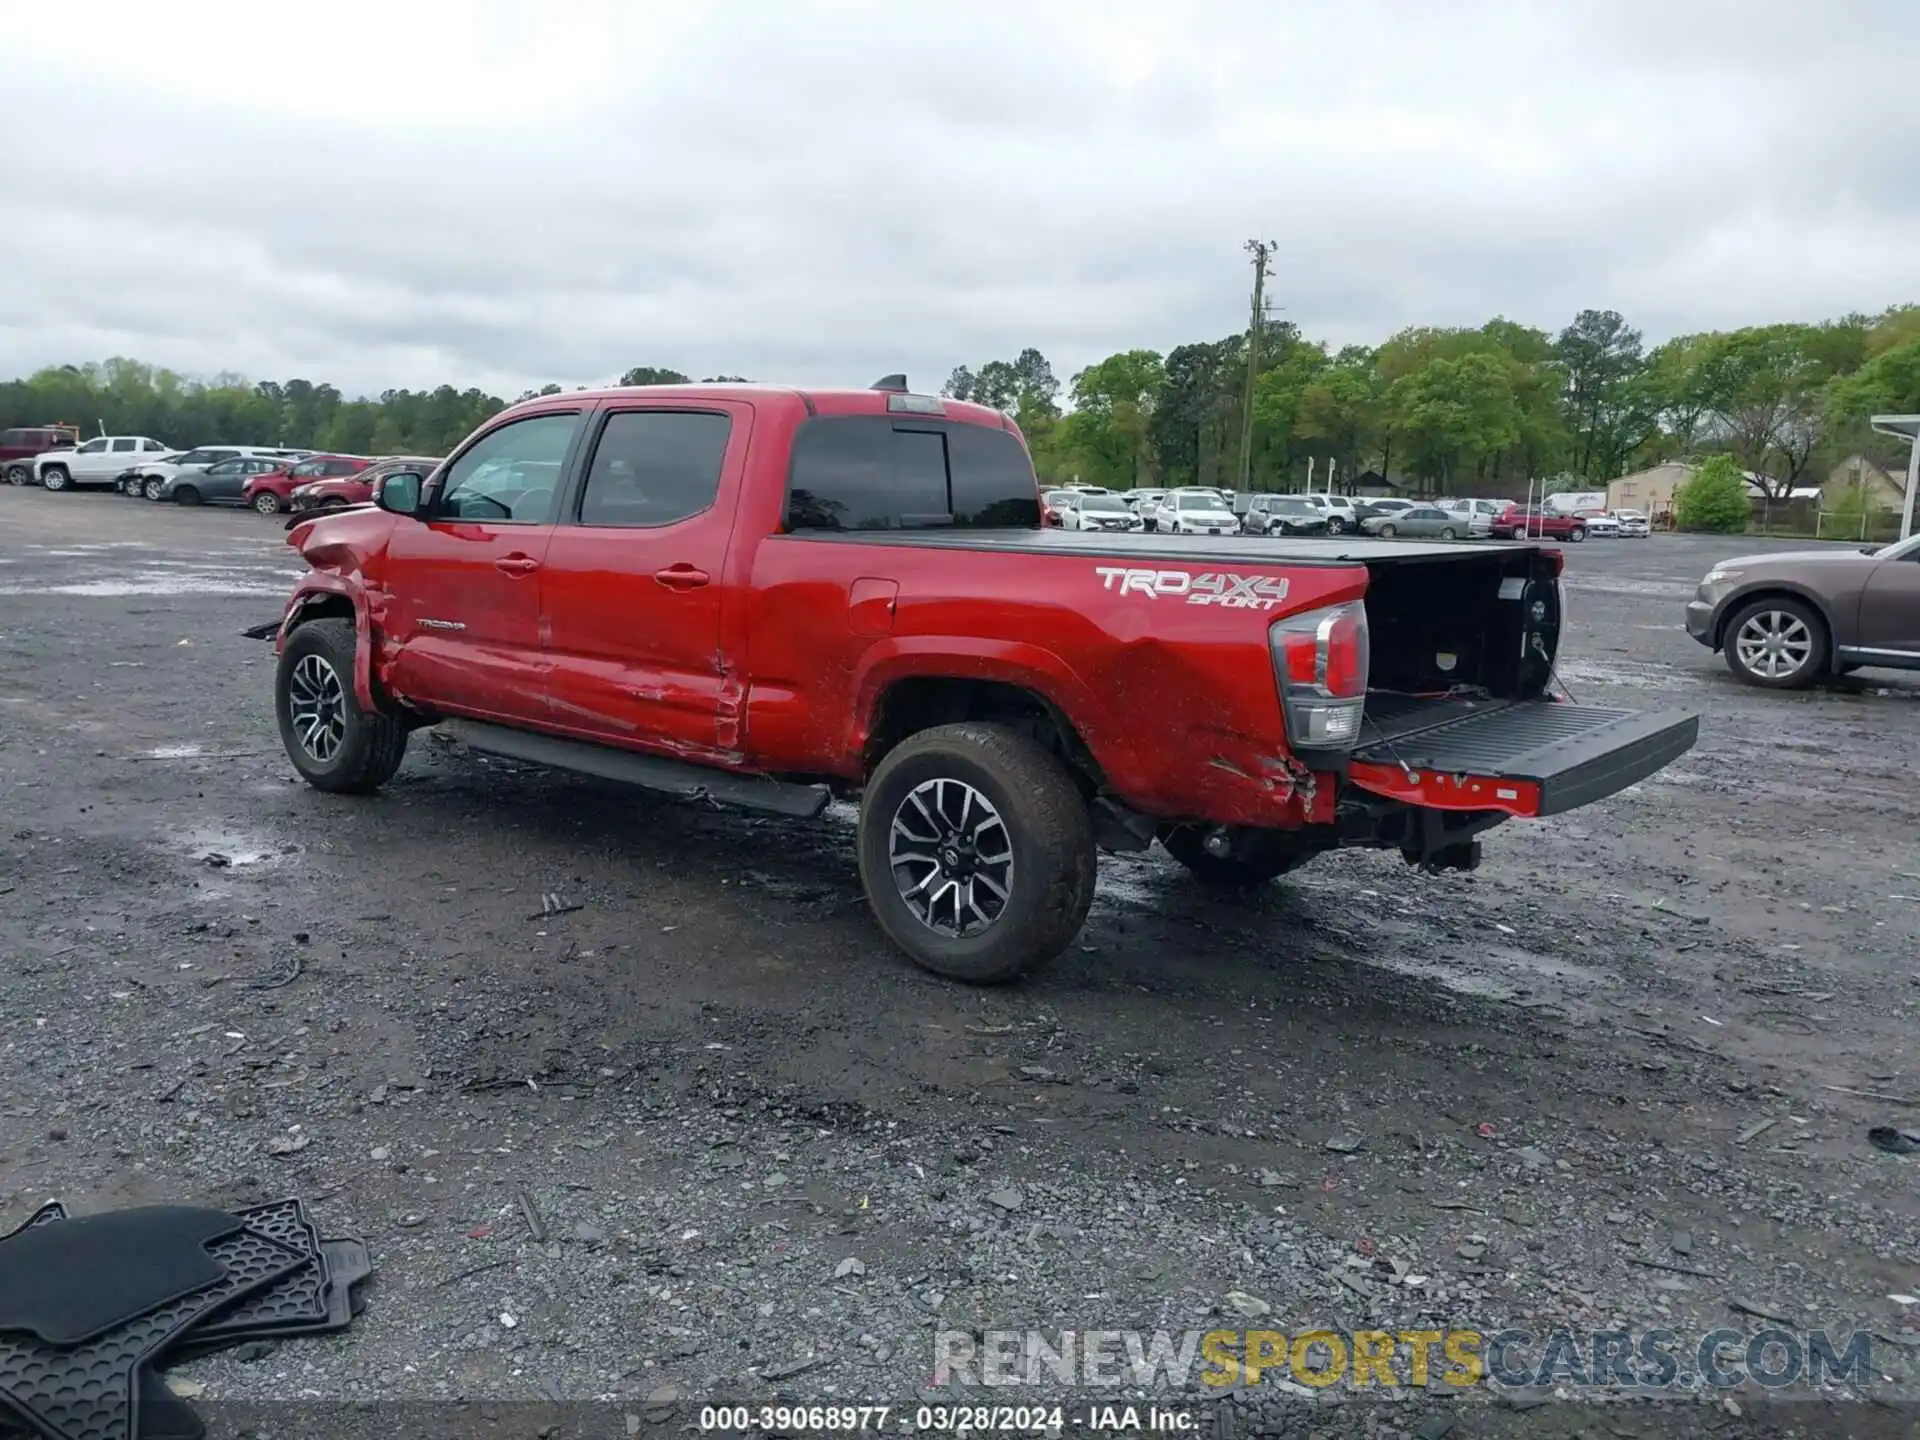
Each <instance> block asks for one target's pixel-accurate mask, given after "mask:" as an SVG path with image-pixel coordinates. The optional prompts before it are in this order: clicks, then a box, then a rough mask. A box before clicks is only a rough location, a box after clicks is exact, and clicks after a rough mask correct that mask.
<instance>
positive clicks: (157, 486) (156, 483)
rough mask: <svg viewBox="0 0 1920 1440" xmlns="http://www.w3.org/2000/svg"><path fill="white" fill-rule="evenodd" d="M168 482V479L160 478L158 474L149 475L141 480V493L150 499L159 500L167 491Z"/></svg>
mask: <svg viewBox="0 0 1920 1440" xmlns="http://www.w3.org/2000/svg"><path fill="white" fill-rule="evenodd" d="M166 483H167V482H166V481H164V480H162V479H160V478H159V477H158V476H154V475H149V476H148V477H147V478H146V479H145V480H143V481H141V482H140V493H141V494H142V495H144V496H146V497H147V499H149V500H159V499H161V498H162V496H163V494H164V493H165V490H166Z"/></svg>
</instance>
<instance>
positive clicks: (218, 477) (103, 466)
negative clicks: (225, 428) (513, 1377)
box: [0, 426, 440, 515]
mask: <svg viewBox="0 0 1920 1440" xmlns="http://www.w3.org/2000/svg"><path fill="white" fill-rule="evenodd" d="M0 441H5V442H7V444H8V446H9V447H10V448H9V449H6V450H0V475H3V476H4V477H5V478H6V479H7V480H8V481H9V482H10V483H12V484H15V485H35V484H37V485H39V486H41V487H43V488H44V489H47V490H52V491H56V492H57V491H66V490H84V489H93V488H98V489H112V490H117V491H119V492H120V493H121V494H122V495H127V496H131V497H134V498H137V499H146V500H168V501H172V502H173V503H175V504H177V505H209V504H213V505H221V504H224V505H246V506H249V507H250V508H252V509H254V510H257V511H259V512H260V513H261V514H262V515H278V514H281V513H282V512H285V511H291V512H293V513H295V514H300V513H305V512H308V511H313V510H332V509H339V508H341V507H343V506H347V505H364V504H366V503H367V502H368V501H370V500H372V498H373V489H374V483H375V481H377V480H378V479H380V478H382V477H383V476H384V475H386V474H387V473H390V472H393V471H396V470H399V471H412V472H416V473H418V474H419V475H420V478H421V479H422V480H423V481H424V480H425V478H426V476H427V474H429V473H431V471H432V470H433V468H434V467H435V466H437V465H438V464H439V463H440V462H439V460H438V459H436V458H433V457H429V456H423V455H387V456H371V455H341V454H331V453H327V454H321V453H316V452H315V451H312V450H307V449H300V448H295V447H288V446H273V445H201V446H197V447H195V448H194V449H191V450H175V449H172V448H171V447H169V446H167V445H165V444H163V443H162V442H160V441H158V440H155V439H153V438H152V437H151V436H147V435H102V436H99V437H97V438H95V439H92V440H87V441H81V440H80V439H79V437H78V435H77V433H76V432H75V431H73V429H72V428H71V427H59V426H34V427H24V428H23V429H21V430H18V431H15V430H9V431H4V432H0ZM56 441H57V442H58V443H53V442H56ZM35 447H37V448H35Z"/></svg>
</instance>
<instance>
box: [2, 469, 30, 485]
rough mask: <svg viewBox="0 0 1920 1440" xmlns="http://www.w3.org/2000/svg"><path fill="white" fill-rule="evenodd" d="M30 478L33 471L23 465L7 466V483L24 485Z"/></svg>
mask: <svg viewBox="0 0 1920 1440" xmlns="http://www.w3.org/2000/svg"><path fill="white" fill-rule="evenodd" d="M32 479H33V471H31V470H29V469H28V468H27V467H26V466H24V465H9V466H8V467H7V483H8V484H9V485H25V484H28V483H29V482H31V481H32Z"/></svg>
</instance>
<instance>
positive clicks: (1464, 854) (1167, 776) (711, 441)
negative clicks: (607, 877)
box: [250, 376, 1698, 981]
mask: <svg viewBox="0 0 1920 1440" xmlns="http://www.w3.org/2000/svg"><path fill="white" fill-rule="evenodd" d="M1040 518H1041V517H1040V502H1039V493H1038V487H1037V486H1036V484H1035V480H1034V474H1033V467H1032V463H1031V461H1030V460H1029V458H1028V455H1027V450H1026V446H1025V442H1024V441H1023V439H1022V438H1021V435H1020V432H1019V431H1018V429H1017V428H1016V427H1015V426H1014V424H1013V422H1012V421H1011V420H1009V419H1008V418H1007V417H1006V416H1004V415H1002V414H1001V413H1000V412H998V411H996V410H991V409H986V408H984V407H981V406H978V405H971V404H964V403H961V402H958V401H953V400H943V399H941V398H939V397H936V396H926V395H918V394H913V393H909V392H908V391H907V389H906V384H905V381H904V379H903V378H902V377H899V376H889V377H888V378H887V379H886V380H883V381H881V382H880V383H879V384H878V385H876V386H875V387H874V388H873V389H870V390H849V391H825V390H815V391H800V390H790V389H780V388H775V387H771V386H747V385H718V384H716V385H688V386H655V387H646V388H636V389H613V390H603V391H598V392H575V393H573V394H567V395H554V396H549V397H541V398H538V399H534V400H529V401H527V402H525V403H523V404H521V405H517V406H515V407H513V408H512V409H510V410H507V411H505V412H503V413H502V414H500V415H498V416H495V417H493V418H492V419H491V420H489V421H488V422H487V423H486V424H485V425H484V426H483V427H482V428H481V429H480V430H478V431H477V432H475V434H474V435H473V436H472V437H470V438H469V439H468V440H467V441H466V442H465V443H464V444H462V445H461V446H460V447H459V448H458V449H457V450H456V451H455V452H454V453H453V454H452V455H451V456H450V457H449V458H448V459H447V460H446V461H445V462H444V463H442V464H441V465H440V466H439V468H438V469H436V470H434V471H433V472H432V473H431V474H430V475H429V476H428V477H427V478H426V479H425V480H424V481H423V480H422V479H421V477H420V476H419V475H416V474H408V473H399V472H396V473H395V474H393V475H391V476H388V477H387V478H386V479H385V480H384V481H383V482H382V483H381V484H380V486H379V488H378V490H377V493H376V494H375V496H374V504H373V505H372V506H370V507H366V508H363V509H357V510H348V511H343V512H340V513H337V514H333V515H328V516H318V517H315V518H313V519H311V520H307V521H303V522H301V523H298V524H296V525H295V526H293V527H292V528H291V529H290V530H289V532H288V543H289V544H291V545H292V546H293V547H294V548H295V549H296V550H297V551H298V552H299V553H300V555H301V556H302V557H303V558H304V559H305V561H306V562H307V564H308V566H309V567H310V570H309V573H308V574H307V575H306V576H305V577H304V578H303V579H302V580H301V581H300V582H299V584H298V586H297V587H296V588H295V591H294V593H293V595H292V597H291V599H290V600H289V601H288V603H287V606H286V608H285V611H284V613H283V615H282V617H281V618H280V620H279V621H278V622H275V623H273V624H271V625H266V626H261V627H259V628H258V629H257V630H256V631H253V632H250V633H255V634H258V635H261V636H262V637H263V638H265V637H267V636H269V635H270V636H272V637H273V638H274V639H275V641H276V644H277V647H278V651H279V663H278V666H277V673H276V680H275V705H276V710H277V714H278V719H279V726H280V731H281V736H282V738H283V740H284V742H285V745H286V749H287V753H288V755H289V756H290V757H291V759H292V762H293V764H294V766H295V768H296V769H298V770H299V771H300V773H301V774H302V775H304V776H305V777H306V779H307V780H308V781H309V782H310V783H312V784H313V785H315V786H317V787H319V788H320V789H322V790H330V791H366V790H371V789H373V788H374V787H376V786H378V785H379V784H381V783H382V782H383V781H385V780H386V779H387V778H388V777H390V776H391V775H392V774H393V773H394V771H395V769H396V768H397V767H398V766H399V764H400V761H401V757H402V754H403V753H404V751H405V749H406V744H407V737H408V733H409V732H410V731H412V730H413V729H415V728H417V727H420V726H423V725H431V724H437V725H439V726H440V728H441V730H442V732H443V733H444V734H447V735H448V736H450V737H451V738H454V739H456V740H459V741H461V742H464V743H465V744H467V745H469V746H471V747H473V748H475V749H477V750H480V751H484V752H488V753H493V754H497V755H503V756H509V757H513V758H517V759H520V760H523V761H529V762H534V763H537V764H542V765H547V766H554V767H561V768H565V769H569V770H573V771H576V772H582V773H586V774H589V775H593V776H598V777H603V778H605V779H608V780H612V781H620V782H627V783H632V784H637V785H642V786H646V787H650V788H653V789H656V790H661V791H666V792H669V793H674V794H680V795H686V796H699V797H704V798H707V799H710V800H714V801H719V802H724V803H728V804H732V805H740V806H751V807H758V808H761V809H765V810H771V811H776V812H779V813H783V814H787V815H797V816H812V815H816V814H818V813H819V812H820V811H821V810H822V809H823V808H824V807H825V806H826V805H827V804H828V802H829V800H830V799H831V798H833V797H834V796H844V797H847V798H857V799H858V801H859V803H860V820H859V826H858V837H857V845H858V851H859V863H860V873H861V877H862V880H863V882H864V885H865V888H866V891H867V895H868V898H869V901H870V902H871V905H872V908H873V911H874V914H875V915H876V917H877V918H878V920H879V923H880V925H881V926H882V927H883V928H884V930H885V931H886V933H887V934H888V935H889V936H890V937H891V938H892V939H893V940H894V941H895V942H897V943H898V944H899V945H900V947H901V948H902V949H904V950H905V951H906V952H907V953H908V954H909V955H910V956H911V957H912V958H913V959H914V960H915V961H917V962H918V963H920V964H922V965H924V966H926V967H927V968H929V969H931V970H934V971H937V972H939V973H941V974H943V975H948V976H952V977H956V978H960V979H965V980H972V981H1004V980H1010V979H1013V978H1015V977H1017V976H1019V975H1021V974H1023V973H1025V972H1027V971H1029V970H1031V969H1032V968H1034V967H1035V966H1037V965H1039V964H1041V963H1043V962H1045V961H1047V960H1048V959H1050V958H1052V957H1053V956H1054V955H1056V954H1058V953H1059V952H1060V951H1061V950H1063V949H1064V948H1065V947H1066V946H1067V945H1068V944H1069V943H1070V942H1071V940H1072V939H1073V937H1074V935H1075V933H1076V932H1077V931H1078V930H1079V928H1080V926H1081V923H1082V921H1083V920H1084V918H1085V916H1086V914H1087V909H1088V906H1089V904H1090V903H1091V900H1092V896H1093V885H1094V871H1095V860H1096V853H1097V851H1098V850H1100V849H1103V848H1104V849H1109V850H1140V849H1144V848H1146V847H1147V846H1149V845H1151V844H1153V843H1154V842H1155V841H1158V842H1159V843H1160V844H1161V845H1163V846H1164V847H1165V848H1166V849H1167V850H1168V852H1169V853H1171V854H1172V855H1173V856H1174V858H1175V859H1177V860H1179V861H1180V862H1181V863H1182V864H1184V865H1185V866H1186V867H1187V868H1188V869H1189V870H1190V871H1191V872H1192V873H1193V874H1194V875H1195V876H1196V877H1197V878H1198V879H1200V880H1201V881H1204V882H1210V883H1224V884H1249V883H1259V882H1264V881H1267V880H1270V879H1271V878H1273V877H1274V876H1276V875H1278V874H1280V873H1282V872H1283V871H1287V870H1291V869H1293V868H1294V867H1296V866H1298V865H1300V864H1303V863H1304V862H1306V861H1308V860H1310V859H1312V858H1313V857H1314V856H1316V855H1318V854H1320V853H1321V852H1323V851H1326V850H1331V849H1334V848H1336V847H1339V846H1343V845H1357V846H1376V847H1394V848H1397V849H1399V850H1400V851H1401V852H1402V854H1403V855H1404V856H1405V857H1406V859H1407V860H1408V861H1410V862H1412V863H1416V864H1421V865H1426V866H1430V867H1436V868H1471V867H1472V866H1473V865H1475V864H1477V863H1478V860H1479V843H1478V841H1477V840H1476V839H1475V838H1474V837H1476V836H1477V835H1479V834H1480V833H1481V832H1483V831H1485V830H1486V829H1488V828H1489V827H1491V826H1493V825H1496V824H1499V823H1500V822H1502V821H1504V820H1506V819H1508V818H1509V817H1516V816H1518V817H1534V816H1543V815H1551V814H1557V813H1559V812H1562V811H1565V810H1569V809H1572V808H1574V807H1575V806H1578V805H1583V804H1585V803H1587V802H1588V801H1591V800H1595V799H1598V798H1600V797H1601V796H1604V795H1608V794H1611V793H1613V792H1615V791H1617V790H1619V789H1621V788H1622V787H1624V786H1627V785H1630V784H1632V783H1633V782H1635V781H1637V780H1639V779H1641V778H1643V777H1644V776H1646V775H1648V774H1650V773H1652V772H1653V771H1655V770H1657V769H1659V768H1660V767H1661V766H1662V765H1665V764H1666V763H1667V762H1669V761H1671V760H1672V759H1674V758H1675V757H1676V756H1678V755H1680V754H1681V753H1682V752H1684V751H1685V750H1686V749H1687V748H1688V747H1689V746H1691V745H1692V744H1693V742H1694V739H1695V734H1696V730H1697V726H1698V722H1697V720H1696V719H1695V718H1694V717H1693V716H1691V715H1687V714H1681V713H1673V712H1669V713H1666V714H1660V715H1639V714H1634V713H1632V712H1628V711H1620V710H1609V709H1597V708H1592V707H1581V706H1575V705H1571V704H1564V703H1560V702H1557V701H1555V700H1553V699H1552V698H1551V697H1550V696H1549V694H1548V687H1549V682H1550V679H1551V676H1552V673H1553V658H1554V654H1555V650H1556V647H1557V645H1558V643H1559V639H1560V616H1561V613H1562V607H1561V592H1560V585H1559V572H1560V556H1559V554H1558V552H1556V551H1553V550H1549V549H1543V548H1540V547H1538V546H1532V545H1515V546H1501V547H1494V548H1481V547H1474V548H1468V547H1462V546H1459V545H1420V544H1410V543H1406V542H1386V541H1373V540H1367V539H1361V538H1347V539H1343V540H1340V541H1337V542H1329V541H1325V540H1306V541H1299V540H1285V539H1272V538H1258V537H1241V536H1234V537H1222V538H1218V539H1215V538H1211V537H1199V536H1173V535H1132V534H1109V533H1104V532H1090V531H1062V530H1057V529H1052V528H1043V527H1042V525H1041V523H1040Z"/></svg>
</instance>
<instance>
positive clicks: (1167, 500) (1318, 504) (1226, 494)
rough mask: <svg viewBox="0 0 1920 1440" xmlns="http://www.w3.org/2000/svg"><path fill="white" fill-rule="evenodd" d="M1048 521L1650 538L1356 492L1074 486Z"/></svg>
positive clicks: (1258, 531) (1048, 508) (1583, 520)
mask: <svg viewBox="0 0 1920 1440" xmlns="http://www.w3.org/2000/svg"><path fill="white" fill-rule="evenodd" d="M1042 519H1043V522H1044V523H1045V524H1048V525H1053V526H1057V527H1059V528H1061V529H1064V530H1123V531H1141V530H1150V531H1161V532H1165V533H1168V534H1177V535H1234V534H1240V535H1346V534H1353V533H1359V534H1364V535H1377V536H1380V537H1382V538H1385V539H1392V538H1394V537H1396V536H1404V537H1406V538H1408V539H1433V540H1471V539H1477V538H1480V537H1482V536H1488V535H1492V536H1495V537H1497V538H1500V539H1512V538H1521V537H1524V536H1536V537H1544V538H1548V539H1559V540H1576V541H1577V540H1584V539H1586V538H1587V536H1588V535H1589V534H1593V535H1602V534H1604V535H1619V534H1629V533H1639V534H1645V533H1647V530H1646V520H1645V517H1644V516H1641V517H1638V519H1639V525H1640V528H1639V530H1638V531H1632V530H1629V529H1628V528H1627V526H1626V524H1625V522H1624V519H1623V520H1622V521H1621V522H1620V523H1616V521H1615V520H1614V519H1612V518H1603V517H1595V518H1587V517H1581V516H1573V515H1563V514H1561V513H1559V512H1557V511H1551V510H1534V509H1529V507H1527V506H1523V505H1512V504H1510V503H1508V502H1507V501H1504V500H1479V499H1467V500H1455V499H1443V500H1406V499H1402V498H1400V497H1398V496H1384V497H1379V498H1368V497H1355V496H1349V495H1315V494H1301V495H1275V494H1253V495H1246V494H1242V495H1236V494H1234V493H1233V492H1232V491H1229V490H1221V489H1218V488H1215V487H1213V486H1206V485H1187V486H1181V487H1179V488H1177V489H1172V490H1161V489H1152V488H1142V489H1138V490H1125V491H1112V490H1108V489H1106V488H1104V487H1102V486H1099V485H1067V486H1062V487H1060V488H1058V489H1054V490H1049V491H1047V492H1046V493H1045V495H1044V497H1043V507H1042Z"/></svg>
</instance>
